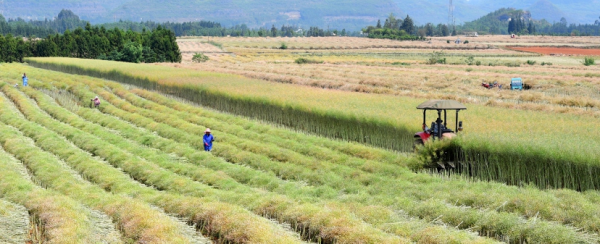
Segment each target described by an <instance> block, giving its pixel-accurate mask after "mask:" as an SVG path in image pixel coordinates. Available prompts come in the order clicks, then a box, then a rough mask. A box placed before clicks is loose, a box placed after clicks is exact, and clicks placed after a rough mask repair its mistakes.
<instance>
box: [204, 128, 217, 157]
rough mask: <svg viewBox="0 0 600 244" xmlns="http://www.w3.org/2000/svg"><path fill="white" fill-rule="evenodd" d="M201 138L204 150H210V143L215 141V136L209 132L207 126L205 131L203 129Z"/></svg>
mask: <svg viewBox="0 0 600 244" xmlns="http://www.w3.org/2000/svg"><path fill="white" fill-rule="evenodd" d="M203 139H204V151H207V152H210V150H212V145H213V142H214V141H215V137H214V136H213V135H211V134H210V129H209V128H206V131H204V136H203Z"/></svg>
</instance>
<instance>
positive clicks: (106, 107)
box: [82, 83, 573, 240]
mask: <svg viewBox="0 0 600 244" xmlns="http://www.w3.org/2000/svg"><path fill="white" fill-rule="evenodd" d="M88 84H90V85H92V84H91V83H88ZM99 92H103V91H102V90H101V89H100V90H99ZM100 94H103V95H104V96H105V98H110V97H108V95H106V94H105V92H104V93H100ZM92 95H93V94H88V95H83V96H82V97H89V96H92ZM109 101H111V102H116V103H118V104H121V105H122V104H124V102H123V101H115V100H114V98H113V99H109ZM122 106H130V105H122ZM101 109H103V110H104V111H107V110H110V105H109V104H108V105H105V106H103V108H101ZM136 112H140V111H138V110H136ZM113 113H114V112H113ZM125 114H130V115H131V116H130V117H137V118H139V116H138V115H135V116H134V115H133V113H125ZM118 116H121V117H122V116H124V115H118ZM91 117H93V116H91ZM124 119H126V120H130V119H131V118H129V119H128V118H124ZM130 121H132V120H130ZM132 122H134V121H132ZM134 123H136V124H140V125H143V126H147V127H148V128H156V127H157V124H156V123H154V122H152V121H139V119H138V122H134ZM173 123H175V124H179V123H176V122H173ZM159 134H160V132H159ZM166 134H167V135H168V134H172V133H166ZM181 137H183V138H187V137H189V135H186V134H185V133H184V134H182V135H181ZM184 140H185V139H184ZM191 141H192V142H191V143H193V141H194V140H191ZM306 175H309V173H307V174H306ZM433 206H435V207H433ZM440 206H443V205H436V204H434V205H430V207H431V208H421V211H424V210H426V209H428V211H431V210H432V209H435V208H439V207H440ZM436 213H437V212H436ZM437 216H439V215H436V217H437ZM475 216H476V215H475ZM475 216H472V217H473V219H476V218H477V217H475ZM489 217H490V216H488V218H489ZM518 222H519V221H516V222H515V223H518ZM456 223H459V222H458V221H457V222H456ZM465 225H466V226H468V224H465ZM540 230H542V229H540ZM529 232H531V231H529ZM542 232H543V231H540V232H539V233H542ZM557 232H561V231H557ZM563 233H564V232H563ZM554 238H556V237H554ZM572 238H573V237H572V236H569V237H567V239H563V240H570V239H572Z"/></svg>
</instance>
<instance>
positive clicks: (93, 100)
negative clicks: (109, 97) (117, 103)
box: [92, 96, 100, 108]
mask: <svg viewBox="0 0 600 244" xmlns="http://www.w3.org/2000/svg"><path fill="white" fill-rule="evenodd" d="M92 102H94V108H97V107H99V106H100V98H98V96H96V97H95V98H94V99H92Z"/></svg>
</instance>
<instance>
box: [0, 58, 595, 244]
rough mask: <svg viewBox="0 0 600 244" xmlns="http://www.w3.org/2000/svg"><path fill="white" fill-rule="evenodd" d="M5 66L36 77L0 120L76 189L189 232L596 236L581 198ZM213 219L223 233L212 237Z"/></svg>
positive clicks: (541, 239)
mask: <svg viewBox="0 0 600 244" xmlns="http://www.w3.org/2000/svg"><path fill="white" fill-rule="evenodd" d="M6 66H8V65H6ZM15 70H24V71H26V72H27V73H28V74H30V75H31V76H32V77H40V79H39V80H34V79H32V81H31V85H32V86H33V87H35V89H32V88H29V87H22V88H20V89H14V88H12V87H10V86H6V85H5V86H4V87H3V88H2V93H4V94H5V95H6V97H7V98H8V99H6V98H2V97H4V96H0V103H1V104H2V108H3V109H1V110H0V115H2V116H1V117H0V118H2V120H4V121H10V124H11V125H13V126H15V128H18V130H19V131H22V132H23V134H24V135H25V136H27V137H31V138H32V139H33V140H35V143H36V144H39V145H40V148H41V149H42V150H44V151H46V152H48V153H52V154H55V155H57V157H58V158H60V159H61V160H63V161H64V163H65V164H66V165H68V166H70V167H72V168H73V170H75V171H76V172H77V173H78V174H81V175H82V176H83V177H84V178H86V179H88V180H89V181H90V182H92V183H94V184H97V185H105V186H110V187H107V191H110V192H114V193H115V194H126V195H128V196H132V197H134V198H135V199H137V200H140V201H144V202H149V203H151V204H153V205H156V206H158V207H160V208H162V209H165V211H166V212H168V213H174V214H177V215H178V216H180V217H185V218H186V219H189V218H190V217H189V216H190V215H188V213H189V212H194V213H195V214H193V215H191V216H196V217H197V218H203V219H205V220H210V222H209V223H210V224H211V225H212V226H211V227H203V225H199V226H200V229H201V230H203V231H213V232H212V233H213V236H222V237H221V238H223V239H221V240H223V241H230V242H233V243H245V242H261V241H263V242H264V241H269V242H272V241H273V240H281V241H282V243H294V242H297V241H298V240H297V239H286V240H285V241H284V240H283V239H282V238H285V237H286V236H289V234H290V233H289V230H288V231H286V230H284V229H283V228H274V229H269V227H266V226H264V225H262V227H261V228H256V227H257V225H261V224H263V223H265V221H266V222H268V220H266V219H264V218H254V219H252V221H253V222H246V220H247V219H246V218H245V217H244V216H245V215H238V216H235V217H236V218H228V217H230V215H227V214H226V213H228V212H227V210H228V209H229V208H226V207H223V206H241V207H242V208H244V209H248V210H251V211H252V212H254V213H261V214H260V215H261V216H265V217H267V216H269V217H270V218H273V219H276V220H278V221H280V222H286V223H289V222H290V221H291V219H289V218H290V217H295V218H297V219H302V222H298V223H297V224H295V225H294V224H292V228H291V231H295V232H297V233H298V235H299V236H301V237H302V238H303V239H304V240H313V241H318V240H321V241H327V242H329V241H336V242H358V241H365V242H366V241H370V240H376V241H381V242H385V241H389V242H393V243H403V242H425V241H428V242H435V243H439V242H445V241H449V242H456V243H492V242H494V241H504V242H521V241H524V240H527V241H528V242H532V243H577V242H579V243H591V242H594V241H595V240H596V239H595V237H594V236H593V235H591V234H590V233H598V232H599V230H598V229H597V225H596V224H595V223H596V222H597V220H595V215H594V213H596V212H598V211H600V209H599V208H600V207H599V206H598V205H597V204H596V199H598V196H597V194H595V193H594V192H588V193H586V194H581V193H577V192H575V191H570V190H539V189H537V188H534V187H523V188H519V187H512V186H506V185H503V184H499V183H490V182H477V181H475V182H473V181H470V180H465V179H463V178H461V177H455V176H450V177H438V176H432V175H429V174H417V173H414V172H412V171H410V170H409V169H408V168H407V167H406V166H407V165H409V161H412V159H410V158H407V157H406V156H403V155H399V154H396V153H394V152H390V151H385V150H382V149H376V148H369V147H366V146H364V145H360V144H354V143H346V142H341V141H335V140H328V139H325V138H321V137H315V136H310V135H306V134H301V133H297V132H294V131H290V130H286V129H283V128H278V127H274V126H271V125H268V124H263V123H260V122H257V121H252V120H248V119H245V118H240V117H236V116H232V115H229V114H225V113H218V112H215V111H212V110H207V109H204V108H201V107H197V106H192V105H188V104H185V103H181V102H176V101H175V100H174V99H169V98H166V97H164V96H162V95H159V94H157V93H154V92H149V91H145V90H140V89H127V87H125V86H123V85H120V84H117V83H112V82H106V81H103V80H101V79H94V78H90V77H84V76H73V75H65V74H62V73H56V72H50V71H45V70H39V69H34V68H31V67H27V66H22V65H10V67H3V68H2V71H3V75H2V78H1V79H12V78H14V77H18V75H19V74H18V72H16V71H15ZM96 95H98V96H100V97H101V98H102V99H103V106H101V107H100V108H99V109H90V108H86V107H82V106H77V107H76V108H73V107H72V104H71V102H68V100H69V99H73V98H74V99H75V100H76V101H75V102H76V103H79V104H85V103H86V102H87V101H88V100H89V97H94V96H96ZM13 104H14V105H13ZM15 105H16V106H15ZM21 114H22V115H21ZM36 124H37V125H38V126H36ZM206 127H210V128H211V129H213V131H214V133H215V134H216V135H217V138H218V141H217V143H218V144H217V146H216V148H215V150H214V151H213V152H211V153H205V152H203V151H201V150H199V149H200V148H201V147H202V145H201V143H198V141H199V137H200V136H201V135H202V132H203V129H204V128H206ZM3 128H4V127H3ZM9 128H11V127H9ZM28 128H30V129H28ZM12 130H16V129H12ZM13 134H14V133H13ZM13 134H10V135H9V136H12V137H14V138H22V137H23V136H21V137H15V135H13ZM7 137H8V136H7ZM47 138H53V139H52V140H50V139H47ZM50 141H51V142H52V144H50V143H48V144H45V143H46V142H50ZM77 148H80V150H77ZM28 150H34V148H31V147H30V148H28ZM36 150H39V149H36ZM10 152H11V153H12V152H14V151H12V150H10ZM88 153H89V154H88ZM90 154H91V155H90ZM92 155H95V157H93V156H92ZM50 162H54V161H50ZM54 163H56V162H54ZM59 173H60V172H59ZM136 181H137V182H136ZM136 183H138V184H136ZM139 183H141V185H140V184H139ZM145 185H146V186H151V187H153V188H158V189H161V191H156V190H153V189H152V188H150V187H144V186H145ZM209 185H210V186H211V187H208V186H209ZM52 187H54V186H52ZM0 188H1V186H0ZM489 189H495V190H494V192H493V193H489ZM486 193H487V194H486ZM209 199H213V200H215V199H218V201H212V202H211V201H209ZM507 199H510V200H509V201H508V202H507ZM198 202H199V203H201V204H192V203H198ZM183 203H187V204H185V205H182V204H183ZM563 203H564V204H568V205H569V206H571V207H568V208H565V207H564V205H563ZM207 206H214V208H210V209H207V208H208V207H207ZM217 206H221V207H217ZM197 208H198V210H197V211H198V212H196V209H197ZM286 209H287V210H286ZM288 211H289V212H288ZM201 213H211V215H212V216H214V217H213V218H211V217H209V216H205V214H201ZM240 213H242V212H240ZM207 218H208V219H207ZM222 218H227V219H226V220H223V219H222ZM190 220H193V218H192V219H190ZM194 223H205V224H206V223H208V222H201V221H196V220H194ZM226 223H230V225H228V227H230V229H227V230H222V231H219V230H218V229H217V228H216V227H217V226H224V224H226ZM498 223H502V225H499V224H498ZM570 225H572V226H575V227H570ZM576 228H577V229H576ZM269 230H271V231H269ZM217 231H218V232H217ZM471 231H474V232H476V233H479V235H481V236H485V237H478V236H476V235H474V232H471ZM205 233H206V232H205ZM218 233H227V235H219V234H218ZM272 234H279V236H273V235H272ZM234 236H235V237H234ZM486 237H493V238H495V240H493V239H489V238H486ZM225 238H226V239H225ZM244 238H248V239H244ZM267 238H270V239H267ZM326 238H333V239H326Z"/></svg>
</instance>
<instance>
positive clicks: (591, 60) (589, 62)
mask: <svg viewBox="0 0 600 244" xmlns="http://www.w3.org/2000/svg"><path fill="white" fill-rule="evenodd" d="M595 64H596V60H594V58H592V57H585V59H584V60H583V65H585V66H590V65H595Z"/></svg>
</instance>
